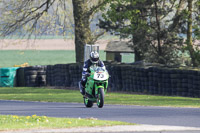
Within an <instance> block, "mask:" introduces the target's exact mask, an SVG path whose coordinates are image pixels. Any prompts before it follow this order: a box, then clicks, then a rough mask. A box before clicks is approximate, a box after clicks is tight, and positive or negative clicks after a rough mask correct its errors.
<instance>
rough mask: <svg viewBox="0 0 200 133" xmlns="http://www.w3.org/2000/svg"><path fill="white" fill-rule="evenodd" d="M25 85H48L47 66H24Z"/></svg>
mask: <svg viewBox="0 0 200 133" xmlns="http://www.w3.org/2000/svg"><path fill="white" fill-rule="evenodd" d="M24 76H25V86H27V87H37V86H45V85H46V67H45V66H32V67H25V68H24Z"/></svg>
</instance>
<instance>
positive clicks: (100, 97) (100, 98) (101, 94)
mask: <svg viewBox="0 0 200 133" xmlns="http://www.w3.org/2000/svg"><path fill="white" fill-rule="evenodd" d="M103 105H104V89H103V88H100V89H99V94H98V98H97V106H98V107H99V108H102V107H103Z"/></svg>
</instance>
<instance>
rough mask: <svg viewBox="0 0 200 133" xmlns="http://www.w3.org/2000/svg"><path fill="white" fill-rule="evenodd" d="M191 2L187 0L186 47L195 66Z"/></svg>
mask: <svg viewBox="0 0 200 133" xmlns="http://www.w3.org/2000/svg"><path fill="white" fill-rule="evenodd" d="M192 2H193V0H188V14H189V15H188V25H187V47H188V49H189V53H190V57H191V59H192V64H193V67H197V66H198V63H197V60H196V58H195V53H194V52H195V51H194V48H193V43H192Z"/></svg>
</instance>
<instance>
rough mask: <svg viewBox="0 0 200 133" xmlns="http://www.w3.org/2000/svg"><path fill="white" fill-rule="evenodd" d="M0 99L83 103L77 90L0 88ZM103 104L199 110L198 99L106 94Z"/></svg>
mask: <svg viewBox="0 0 200 133" xmlns="http://www.w3.org/2000/svg"><path fill="white" fill-rule="evenodd" d="M0 99H4V100H23V101H46V102H76V103H83V98H82V95H81V94H80V92H79V91H78V90H61V89H48V88H31V87H14V88H6V87H1V88H0ZM105 104H121V105H141V106H170V107H195V108H200V98H188V97H169V96H152V95H136V94H121V93H107V94H106V97H105Z"/></svg>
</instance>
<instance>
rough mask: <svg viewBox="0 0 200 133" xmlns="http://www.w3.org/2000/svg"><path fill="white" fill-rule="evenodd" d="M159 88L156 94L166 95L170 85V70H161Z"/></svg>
mask: <svg viewBox="0 0 200 133" xmlns="http://www.w3.org/2000/svg"><path fill="white" fill-rule="evenodd" d="M161 77H162V78H161V79H162V80H161V82H160V84H161V87H159V90H158V94H160V95H166V94H167V90H168V89H169V87H170V84H171V79H170V69H168V68H163V69H162V74H161Z"/></svg>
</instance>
